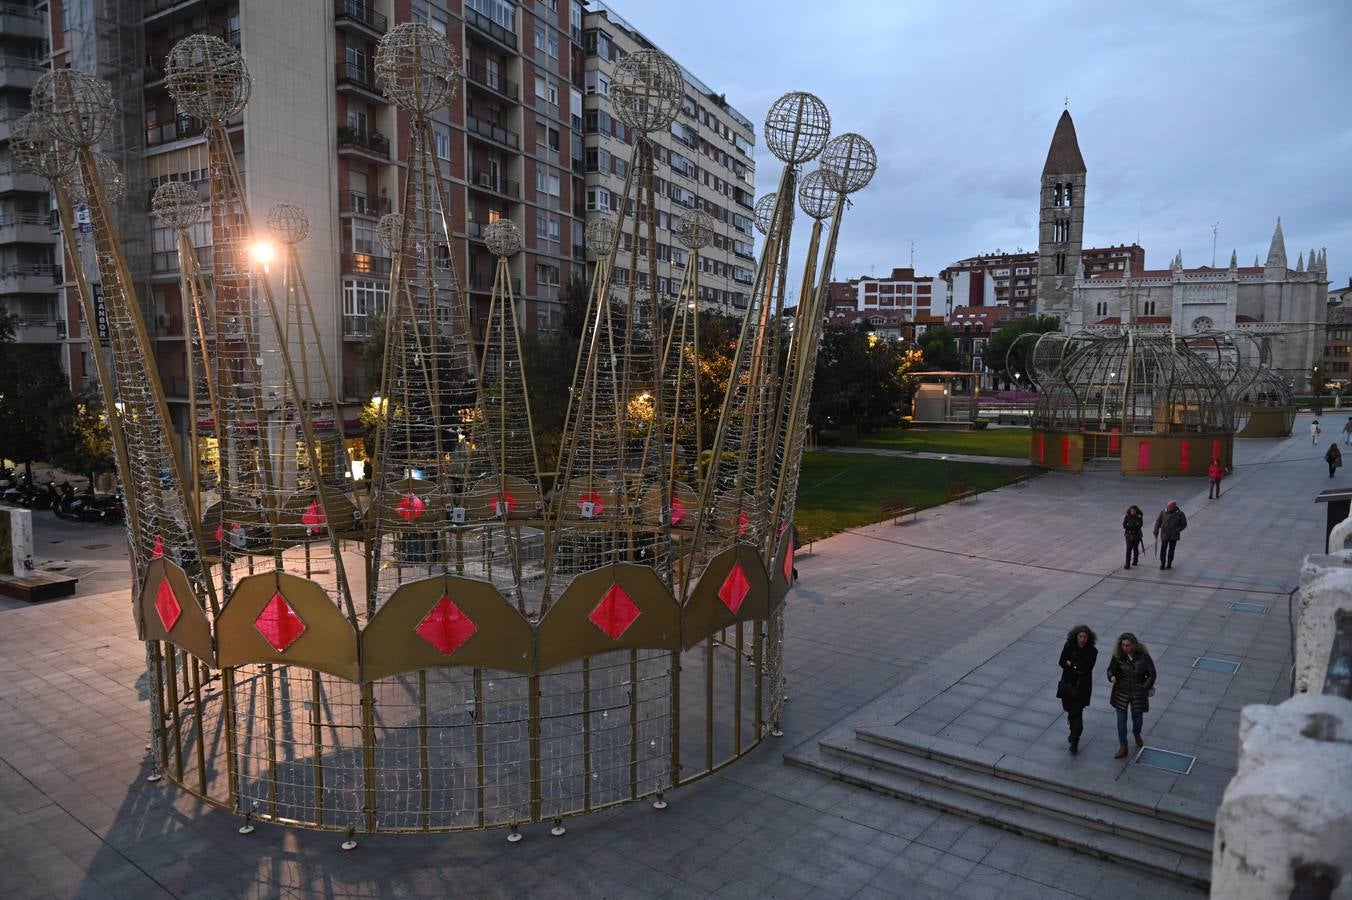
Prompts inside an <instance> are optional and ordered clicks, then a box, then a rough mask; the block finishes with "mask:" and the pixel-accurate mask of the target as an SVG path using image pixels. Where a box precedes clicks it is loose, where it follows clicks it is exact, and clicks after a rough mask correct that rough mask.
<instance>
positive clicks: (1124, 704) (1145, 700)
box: [1108, 631, 1155, 759]
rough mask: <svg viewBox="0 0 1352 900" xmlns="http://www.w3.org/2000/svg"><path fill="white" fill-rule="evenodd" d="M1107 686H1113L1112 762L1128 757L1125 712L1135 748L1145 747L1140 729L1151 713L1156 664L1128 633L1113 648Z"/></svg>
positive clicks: (1143, 647)
mask: <svg viewBox="0 0 1352 900" xmlns="http://www.w3.org/2000/svg"><path fill="white" fill-rule="evenodd" d="M1108 683H1109V684H1111V685H1112V686H1113V690H1112V694H1111V695H1110V696H1109V697H1108V702H1109V703H1110V704H1112V707H1113V709H1115V710H1117V745H1118V746H1117V753H1115V754H1114V755H1113V759H1122V758H1124V757H1125V756H1126V755H1127V711H1128V710H1130V711H1131V733H1132V735H1133V736H1134V737H1135V739H1136V746H1137V747H1143V746H1145V741H1143V740H1142V739H1141V726H1142V724H1144V722H1143V720H1144V718H1145V714H1146V713H1148V712H1150V695H1151V694H1153V693H1155V661H1154V660H1153V659H1151V658H1150V654H1149V653H1148V652H1147V651H1146V649H1145V645H1144V644H1142V643H1141V642H1140V641H1138V640H1136V635H1134V634H1132V633H1131V632H1130V631H1126V632H1123V633H1122V635H1121V636H1120V637H1118V639H1117V644H1116V646H1114V647H1113V658H1112V659H1110V660H1109V661H1108Z"/></svg>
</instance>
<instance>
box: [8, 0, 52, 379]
mask: <svg viewBox="0 0 1352 900" xmlns="http://www.w3.org/2000/svg"><path fill="white" fill-rule="evenodd" d="M45 5H46V4H45V3H34V2H33V0H7V2H6V3H5V4H4V5H2V6H0V310H3V311H4V312H7V313H9V314H11V315H15V316H18V323H17V324H18V333H17V337H18V339H19V340H21V341H26V342H29V343H35V344H46V345H50V346H51V348H52V350H53V352H54V353H55V352H56V351H57V350H58V349H59V348H60V347H61V346H62V341H63V340H64V338H65V332H64V325H65V322H64V319H63V317H62V316H60V315H59V314H58V309H57V298H58V297H59V295H60V281H61V269H60V267H59V266H57V265H56V264H55V245H56V241H55V238H54V236H53V235H52V231H51V228H50V222H51V216H50V210H51V204H50V201H49V198H48V194H47V183H46V182H45V181H43V180H42V179H41V178H38V177H37V176H35V175H29V174H26V173H22V172H19V171H17V170H16V169H15V168H14V164H13V161H12V159H11V156H10V152H9V138H10V129H11V127H12V125H13V123H14V122H15V120H17V119H19V118H20V117H22V116H23V115H24V114H26V113H27V112H28V111H29V103H28V95H29V92H30V91H31V90H32V89H33V85H34V84H36V83H37V80H38V78H39V77H41V75H42V72H43V70H44V69H45V68H46V60H47V26H46V15H47V13H46V11H45V10H44V9H42V7H44V6H45Z"/></svg>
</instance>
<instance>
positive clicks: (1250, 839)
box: [1211, 694, 1352, 900]
mask: <svg viewBox="0 0 1352 900" xmlns="http://www.w3.org/2000/svg"><path fill="white" fill-rule="evenodd" d="M1239 740H1240V749H1239V770H1238V771H1237V772H1236V773H1235V777H1234V778H1233V779H1231V781H1230V784H1229V786H1227V787H1226V789H1225V797H1224V798H1223V799H1222V800H1221V807H1220V810H1219V811H1218V812H1217V813H1216V837H1215V844H1214V850H1213V854H1212V870H1211V896H1213V897H1225V898H1226V900H1259V898H1263V900H1277V898H1282V900H1285V898H1287V897H1289V896H1291V890H1292V888H1293V887H1295V883H1296V881H1295V873H1296V869H1297V867H1298V866H1300V867H1305V868H1310V867H1317V868H1318V871H1321V872H1323V873H1326V874H1331V880H1332V882H1333V884H1334V885H1335V886H1334V888H1333V891H1332V894H1331V896H1332V897H1334V898H1348V897H1352V777H1349V773H1352V701H1348V700H1344V699H1342V698H1341V697H1333V696H1327V695H1323V694H1298V695H1297V696H1295V697H1292V698H1291V699H1290V700H1287V701H1286V702H1284V703H1282V704H1281V705H1280V706H1262V705H1254V706H1246V707H1245V708H1244V711H1243V713H1241V716H1240V724H1239Z"/></svg>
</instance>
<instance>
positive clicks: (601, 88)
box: [584, 69, 610, 97]
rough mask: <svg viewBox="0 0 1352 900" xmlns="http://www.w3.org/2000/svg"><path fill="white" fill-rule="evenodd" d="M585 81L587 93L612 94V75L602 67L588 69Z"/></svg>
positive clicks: (607, 95)
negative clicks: (607, 73) (602, 69)
mask: <svg viewBox="0 0 1352 900" xmlns="http://www.w3.org/2000/svg"><path fill="white" fill-rule="evenodd" d="M584 83H585V85H586V88H587V93H589V94H600V95H601V96H602V97H609V96H610V77H609V76H608V75H606V73H605V72H602V71H601V70H600V69H588V70H587V76H586V81H585V82H584Z"/></svg>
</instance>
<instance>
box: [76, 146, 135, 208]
mask: <svg viewBox="0 0 1352 900" xmlns="http://www.w3.org/2000/svg"><path fill="white" fill-rule="evenodd" d="M94 168H95V169H96V170H97V172H98V179H99V184H101V185H102V186H103V199H104V200H106V201H107V202H109V203H116V202H117V201H119V200H121V199H122V197H123V195H124V194H126V192H127V185H126V182H125V181H123V179H122V170H121V169H119V168H118V167H117V162H116V161H114V160H113V158H112V157H111V156H109V155H108V154H106V153H100V152H98V151H97V150H95V151H94ZM70 195H71V196H72V197H74V198H75V199H76V200H79V201H80V202H81V203H92V202H93V199H94V192H93V191H92V190H90V188H89V185H88V184H86V183H85V170H84V166H76V167H75V174H74V176H73V177H72V178H71V179H70Z"/></svg>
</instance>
